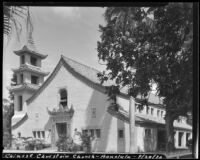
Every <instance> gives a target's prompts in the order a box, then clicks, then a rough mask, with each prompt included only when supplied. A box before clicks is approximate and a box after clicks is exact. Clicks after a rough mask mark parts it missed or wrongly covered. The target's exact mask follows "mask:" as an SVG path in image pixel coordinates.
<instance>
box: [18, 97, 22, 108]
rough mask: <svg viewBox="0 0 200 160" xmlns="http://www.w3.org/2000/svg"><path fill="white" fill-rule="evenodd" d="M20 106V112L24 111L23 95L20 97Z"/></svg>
mask: <svg viewBox="0 0 200 160" xmlns="http://www.w3.org/2000/svg"><path fill="white" fill-rule="evenodd" d="M18 105H19V108H18V110H19V111H22V110H23V96H22V95H19V96H18Z"/></svg>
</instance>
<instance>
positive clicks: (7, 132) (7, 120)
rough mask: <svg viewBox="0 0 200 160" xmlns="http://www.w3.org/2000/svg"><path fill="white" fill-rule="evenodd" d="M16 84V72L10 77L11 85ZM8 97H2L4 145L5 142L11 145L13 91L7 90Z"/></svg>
mask: <svg viewBox="0 0 200 160" xmlns="http://www.w3.org/2000/svg"><path fill="white" fill-rule="evenodd" d="M15 85H17V77H16V74H13V77H12V79H11V86H15ZM9 99H10V100H7V99H3V133H4V138H3V142H4V146H5V144H9V145H8V146H9V147H11V141H12V131H11V128H12V122H11V121H12V117H13V115H14V102H13V100H14V94H13V92H11V91H9Z"/></svg>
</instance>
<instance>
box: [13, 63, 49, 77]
mask: <svg viewBox="0 0 200 160" xmlns="http://www.w3.org/2000/svg"><path fill="white" fill-rule="evenodd" d="M12 70H13V72H15V73H18V72H22V71H29V72H34V73H37V74H40V75H43V76H47V75H48V74H49V72H44V71H42V70H41V69H40V67H36V66H32V65H28V64H23V65H21V66H20V67H19V68H14V69H12Z"/></svg>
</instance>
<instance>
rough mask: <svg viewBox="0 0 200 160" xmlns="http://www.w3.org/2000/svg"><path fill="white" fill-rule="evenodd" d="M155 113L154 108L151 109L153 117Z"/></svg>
mask: <svg viewBox="0 0 200 160" xmlns="http://www.w3.org/2000/svg"><path fill="white" fill-rule="evenodd" d="M153 112H154V108H152V107H151V115H152V116H153V115H154V113H153Z"/></svg>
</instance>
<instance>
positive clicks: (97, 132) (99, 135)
mask: <svg viewBox="0 0 200 160" xmlns="http://www.w3.org/2000/svg"><path fill="white" fill-rule="evenodd" d="M96 137H97V138H101V130H100V129H96Z"/></svg>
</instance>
